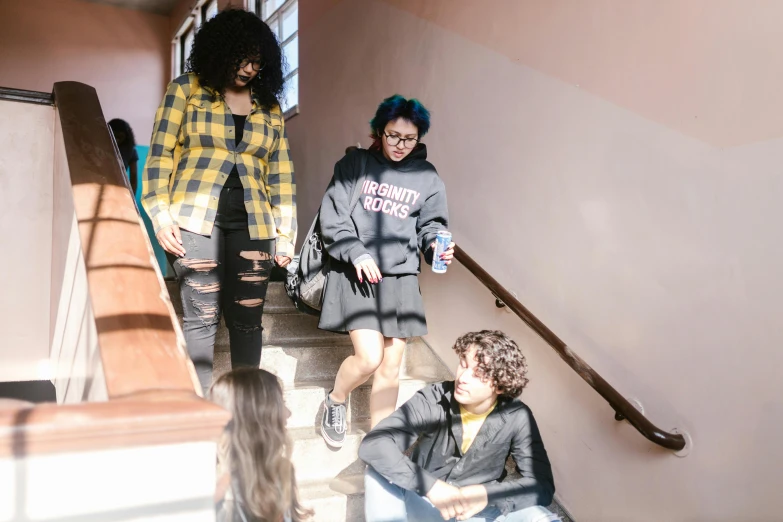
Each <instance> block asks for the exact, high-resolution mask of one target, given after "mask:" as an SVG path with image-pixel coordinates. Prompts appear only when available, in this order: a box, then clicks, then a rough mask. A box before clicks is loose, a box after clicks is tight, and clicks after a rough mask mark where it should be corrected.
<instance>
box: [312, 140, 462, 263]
mask: <svg viewBox="0 0 783 522" xmlns="http://www.w3.org/2000/svg"><path fill="white" fill-rule="evenodd" d="M362 154H366V155H368V157H367V166H366V170H365V172H366V176H365V181H364V183H362V187H361V193H360V196H359V202H358V203H357V205H356V207H355V208H354V210H353V213H351V214H350V215H349V208H348V207H349V205H350V202H351V195H352V193H353V189H354V186H355V184H356V181H357V179H358V178H359V176H360V174H361V173H360V172H359V170H360V169H361V162H362V156H361V155H362ZM320 218H321V234H322V236H323V240H324V245H325V246H326V250H327V251H328V252H329V254H330V255H331V256H332V257H333V258H335V259H337V260H339V261H342V262H344V263H351V264H356V263H358V262H360V261H362V260H363V259H366V257H367V256H370V257H372V259H373V260H374V261H375V263H376V264H377V265H378V268H379V269H380V271H381V273H382V274H384V275H404V274H418V273H419V269H420V258H419V252H418V251H419V250H421V252H423V253H424V254H425V259H426V260H427V262H428V263H430V262H431V260H432V252H431V248H430V246H431V245H432V242H433V241H435V235H436V234H437V233H438V231H440V230H446V229H447V228H448V225H449V215H448V208H447V206H446V187H445V186H444V185H443V181H441V179H440V177H439V176H438V173H437V172H436V171H435V167H433V166H432V164H431V163H429V162H428V161H427V147H426V146H425V145H423V144H420V145H418V146H417V147H416V148H415V149H414V150H413V151H412V152H411V153H410V154H409V155H408V156H406V157H405V159H403V160H402V161H399V162H397V161H391V160H388V159H386V157H385V156H384V155H383V152H381V151H375V150H373V151H366V150H363V149H359V150H356V151H353V152H350V153H348V154H347V155H346V156H345V157H344V158H343V159H341V160H340V161H338V162H337V164H336V165H335V166H334V177H333V178H332V181H331V183H329V187H328V188H327V189H326V194H324V199H323V203H322V204H321V214H320Z"/></svg>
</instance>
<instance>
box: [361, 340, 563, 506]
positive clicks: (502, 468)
mask: <svg viewBox="0 0 783 522" xmlns="http://www.w3.org/2000/svg"><path fill="white" fill-rule="evenodd" d="M454 350H455V351H456V352H457V354H458V355H459V358H460V365H459V367H458V368H457V372H456V379H455V380H454V381H448V382H442V383H437V384H433V385H430V386H429V387H427V388H424V389H423V390H421V391H419V392H418V393H417V394H416V395H415V396H414V397H413V398H411V399H410V400H409V401H408V402H406V403H405V404H404V405H403V406H402V407H400V409H398V410H397V411H396V412H394V413H393V414H392V415H391V416H390V417H388V418H386V419H385V420H383V421H381V422H380V423H379V424H378V426H376V427H375V428H374V429H373V430H372V431H371V432H370V433H369V434H368V435H367V436H366V437H365V439H364V441H363V442H362V445H361V447H360V448H359V457H360V458H361V459H362V460H363V461H364V462H366V463H367V465H368V466H367V472H366V475H365V513H366V519H367V522H381V521H383V522H404V521H416V522H420V521H431V520H434V521H442V520H469V521H472V522H479V521H482V522H483V521H487V522H488V521H497V522H500V521H503V522H543V521H557V520H559V518H558V517H557V515H555V514H553V513H552V512H551V511H549V510H548V509H547V508H546V507H544V506H548V505H549V504H550V503H551V502H552V496H553V495H554V493H555V484H554V479H553V478H552V468H551V467H550V465H549V459H548V458H547V454H546V450H545V449H544V443H543V442H542V441H541V435H540V434H539V432H538V427H537V426H536V421H535V419H533V413H532V412H531V411H530V409H529V408H528V407H527V406H526V405H525V404H524V403H523V402H522V401H520V400H519V399H518V397H519V395H520V394H521V393H522V390H523V389H524V387H525V385H526V384H527V382H528V379H527V378H526V377H525V374H526V373H527V364H526V362H525V356H524V355H523V354H522V351H521V350H520V348H519V347H518V346H517V344H516V343H515V342H514V341H512V340H511V339H510V338H509V337H508V336H506V335H505V334H504V333H502V332H497V331H488V330H484V331H481V332H474V333H469V334H466V335H463V336H462V337H460V338H459V339H457V342H456V344H455V345H454ZM415 442H418V444H416V446H415V448H414V449H413V452H412V455H411V457H410V458H409V457H408V456H406V454H405V452H406V451H407V450H408V449H409V448H410V447H411V446H412V445H413V444H414V443H415ZM509 455H511V457H512V458H513V459H514V462H515V463H516V469H517V471H518V473H519V476H516V475H515V476H513V477H507V476H506V474H507V472H506V460H507V458H508V456H509Z"/></svg>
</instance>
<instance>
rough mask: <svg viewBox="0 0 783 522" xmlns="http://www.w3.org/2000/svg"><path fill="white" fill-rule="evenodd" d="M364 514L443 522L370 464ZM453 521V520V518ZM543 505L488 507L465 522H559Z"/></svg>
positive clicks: (371, 518)
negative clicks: (509, 510)
mask: <svg viewBox="0 0 783 522" xmlns="http://www.w3.org/2000/svg"><path fill="white" fill-rule="evenodd" d="M364 514H365V518H366V520H367V522H408V521H410V522H430V521H433V522H444V519H443V517H441V516H440V511H438V510H437V509H436V508H435V506H433V505H432V504H431V503H430V502H429V500H427V499H426V498H423V497H420V496H419V495H417V494H416V493H414V492H413V491H408V490H407V489H403V488H401V487H400V486H397V485H394V484H392V483H391V482H389V481H388V480H386V479H385V478H383V477H382V476H381V475H380V474H379V473H378V472H377V471H375V470H374V469H372V468H371V467H370V466H368V467H367V472H366V473H365V475H364ZM452 520H454V519H452ZM559 521H560V518H559V517H558V516H557V515H555V514H554V513H552V512H551V511H549V510H548V509H547V508H545V507H543V506H533V507H529V508H525V509H521V510H519V511H514V512H512V513H509V514H508V515H502V514H501V513H500V511H498V509H497V508H495V507H491V506H490V507H488V508H486V509H485V510H484V511H482V512H481V513H478V514H477V515H475V516H474V517H473V518H470V519H468V520H467V521H466V522H559Z"/></svg>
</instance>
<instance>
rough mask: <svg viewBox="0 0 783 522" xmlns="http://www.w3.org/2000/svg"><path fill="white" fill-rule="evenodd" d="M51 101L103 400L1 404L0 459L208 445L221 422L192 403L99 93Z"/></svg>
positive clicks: (190, 384) (183, 358)
mask: <svg viewBox="0 0 783 522" xmlns="http://www.w3.org/2000/svg"><path fill="white" fill-rule="evenodd" d="M7 99H11V98H7ZM16 101H29V100H16ZM54 102H55V106H56V109H57V117H58V119H59V123H60V126H61V128H62V142H63V143H62V145H63V148H64V150H65V156H66V158H67V164H68V172H69V174H70V188H71V190H72V193H73V209H74V212H75V215H76V220H77V223H78V229H79V238H80V242H81V249H82V255H83V256H84V265H85V269H86V273H87V285H88V290H89V300H90V306H91V308H92V312H93V316H94V318H95V330H96V332H97V345H98V349H99V351H100V356H101V361H102V369H103V375H104V380H105V383H106V391H107V395H108V399H109V400H108V401H106V402H83V403H78V404H68V405H57V404H38V405H34V404H30V403H22V402H19V401H15V402H9V401H4V403H3V404H0V456H7V455H13V456H15V457H16V458H21V457H25V456H27V455H30V454H41V453H52V452H69V451H88V450H90V451H91V450H96V449H104V448H111V447H135V446H143V445H157V444H178V443H184V442H192V441H217V440H218V438H219V436H220V434H221V433H222V431H223V428H224V426H225V425H226V423H227V422H228V420H229V417H230V416H229V414H228V412H226V411H225V410H223V409H222V408H220V407H218V406H217V405H215V404H212V403H210V402H209V401H206V400H204V399H203V398H201V397H199V396H198V395H197V393H200V386H198V379H197V377H196V374H195V371H194V369H193V365H192V363H191V362H190V358H189V357H188V355H187V353H186V352H185V347H184V340H183V338H182V335H181V333H180V331H179V324H178V321H177V319H176V316H175V315H174V310H173V308H172V306H171V302H170V301H169V298H168V292H167V291H166V287H165V284H164V281H163V278H162V277H160V272H159V271H158V270H157V269H156V268H155V266H154V265H153V263H154V262H155V261H154V254H153V252H152V248H151V246H150V244H149V241H148V239H147V237H146V234H145V232H144V231H143V230H144V225H143V224H142V222H141V218H140V216H139V214H138V211H137V209H136V206H135V203H134V201H133V198H132V195H131V193H130V189H129V187H128V182H127V179H126V177H125V173H124V172H123V167H122V164H121V160H120V158H119V154H118V151H117V149H116V147H115V144H114V140H113V138H112V137H111V135H110V133H109V132H110V131H109V129H108V126H107V124H106V120H105V119H104V116H103V111H102V110H101V107H100V103H99V101H98V95H97V93H96V91H95V89H93V88H92V87H90V86H88V85H84V84H80V83H76V82H61V83H56V84H55V86H54ZM197 390H198V392H197Z"/></svg>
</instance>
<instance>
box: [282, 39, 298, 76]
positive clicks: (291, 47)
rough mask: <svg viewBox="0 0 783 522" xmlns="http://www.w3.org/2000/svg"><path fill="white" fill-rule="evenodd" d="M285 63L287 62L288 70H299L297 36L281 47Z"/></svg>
mask: <svg viewBox="0 0 783 522" xmlns="http://www.w3.org/2000/svg"><path fill="white" fill-rule="evenodd" d="M283 54H284V55H285V61H286V62H288V70H289V71H294V70H296V69H298V68H299V36H295V37H294V39H293V40H291V41H290V42H288V43H287V44H285V45H284V46H283Z"/></svg>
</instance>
